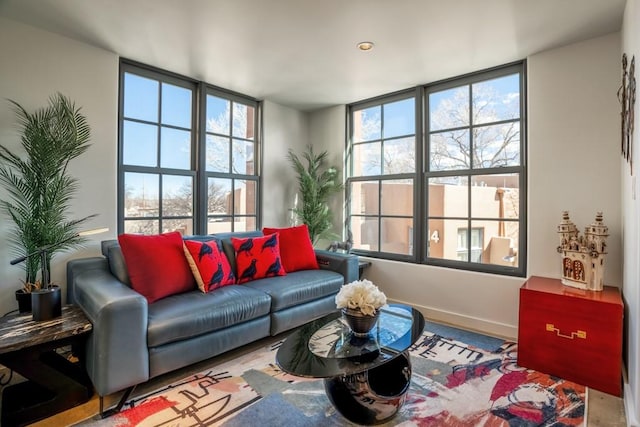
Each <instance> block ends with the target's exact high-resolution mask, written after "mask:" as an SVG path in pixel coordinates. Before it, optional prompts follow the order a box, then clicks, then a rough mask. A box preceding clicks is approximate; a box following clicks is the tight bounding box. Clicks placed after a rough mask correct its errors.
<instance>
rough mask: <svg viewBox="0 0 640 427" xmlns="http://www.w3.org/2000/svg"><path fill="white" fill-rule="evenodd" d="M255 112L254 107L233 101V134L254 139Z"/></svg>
mask: <svg viewBox="0 0 640 427" xmlns="http://www.w3.org/2000/svg"><path fill="white" fill-rule="evenodd" d="M254 113H255V109H254V108H253V107H250V106H248V105H244V104H238V103H235V102H234V103H233V136H236V137H238V138H245V139H253V121H254V120H253V119H254Z"/></svg>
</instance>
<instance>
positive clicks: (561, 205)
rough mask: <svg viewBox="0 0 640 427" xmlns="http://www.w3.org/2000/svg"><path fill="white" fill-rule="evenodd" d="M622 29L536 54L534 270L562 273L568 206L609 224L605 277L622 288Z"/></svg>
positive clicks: (582, 222)
mask: <svg viewBox="0 0 640 427" xmlns="http://www.w3.org/2000/svg"><path fill="white" fill-rule="evenodd" d="M619 63H620V34H619V33H615V34H611V35H608V36H604V37H599V38H596V39H592V40H588V41H585V42H581V43H576V44H572V45H570V46H566V47H562V48H559V49H553V50H550V51H547V52H542V53H539V54H537V55H534V56H532V57H530V58H529V60H528V72H529V88H528V95H529V209H528V212H529V235H530V239H529V269H528V272H529V274H530V275H539V276H549V277H559V276H560V274H561V273H560V271H561V270H560V263H559V262H558V260H559V258H558V254H557V253H556V251H555V247H556V246H557V245H558V237H557V233H556V226H557V224H558V223H559V222H560V220H561V219H562V211H563V210H568V211H569V213H570V215H571V219H572V220H573V222H574V223H575V224H576V225H577V226H578V229H579V230H580V231H581V232H582V231H583V230H584V227H586V226H587V225H589V224H591V223H592V222H593V220H594V219H595V215H596V212H597V211H602V212H603V214H604V222H605V224H606V225H608V226H609V238H608V239H607V243H608V251H609V254H608V255H607V258H606V261H605V263H606V269H605V283H606V284H608V285H613V286H618V287H621V286H622V243H621V242H622V214H621V200H620V190H619V189H620V186H621V182H620V136H619V134H620V113H619V104H618V100H617V97H616V92H617V90H618V86H619V85H620V78H619V76H620V66H619Z"/></svg>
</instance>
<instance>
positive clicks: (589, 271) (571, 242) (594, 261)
mask: <svg viewBox="0 0 640 427" xmlns="http://www.w3.org/2000/svg"><path fill="white" fill-rule="evenodd" d="M558 234H559V235H560V246H558V253H559V254H560V255H561V256H562V283H563V284H564V285H567V286H572V287H574V288H580V289H587V290H590V291H602V289H603V286H604V283H603V277H604V258H605V255H606V254H607V242H606V240H607V236H609V227H607V226H606V225H604V224H603V222H602V212H598V213H597V214H596V220H595V222H593V223H592V224H591V225H590V226H588V227H585V229H584V236H580V233H579V232H578V228H577V227H576V226H575V224H574V223H573V222H571V219H569V212H568V211H564V212H562V222H561V223H560V224H559V225H558Z"/></svg>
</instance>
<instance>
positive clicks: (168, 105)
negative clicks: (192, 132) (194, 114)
mask: <svg viewBox="0 0 640 427" xmlns="http://www.w3.org/2000/svg"><path fill="white" fill-rule="evenodd" d="M162 124H165V125H172V126H180V127H183V128H187V129H191V90H189V89H185V88H183V87H179V86H174V85H171V84H169V83H162Z"/></svg>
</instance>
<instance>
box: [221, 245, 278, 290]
mask: <svg viewBox="0 0 640 427" xmlns="http://www.w3.org/2000/svg"><path fill="white" fill-rule="evenodd" d="M231 244H232V245H233V250H234V251H235V252H236V266H237V275H238V283H245V282H248V281H250V280H256V279H262V278H264V277H269V276H284V275H286V274H287V273H286V272H285V271H284V267H283V266H282V261H281V260H280V244H279V239H278V235H277V234H272V235H270V236H264V237H250V238H248V239H237V238H235V237H232V238H231Z"/></svg>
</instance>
